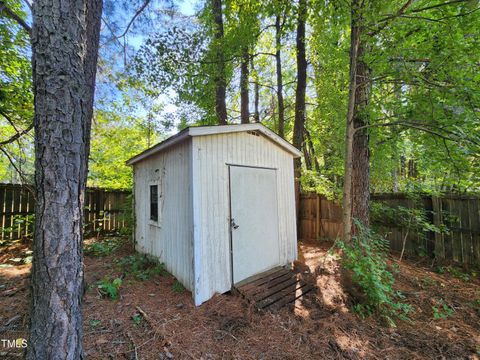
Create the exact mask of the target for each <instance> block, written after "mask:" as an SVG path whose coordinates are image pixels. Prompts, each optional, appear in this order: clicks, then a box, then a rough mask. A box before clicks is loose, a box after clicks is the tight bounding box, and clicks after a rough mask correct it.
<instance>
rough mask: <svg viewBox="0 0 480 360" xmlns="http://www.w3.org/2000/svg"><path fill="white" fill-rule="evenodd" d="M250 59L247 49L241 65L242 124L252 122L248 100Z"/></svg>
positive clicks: (243, 51) (244, 49)
mask: <svg viewBox="0 0 480 360" xmlns="http://www.w3.org/2000/svg"><path fill="white" fill-rule="evenodd" d="M249 58H250V56H249V54H248V47H245V48H243V49H242V63H241V65H240V121H241V123H242V124H248V123H249V122H250V110H249V99H248V78H249V71H248V70H249V69H248V65H249Z"/></svg>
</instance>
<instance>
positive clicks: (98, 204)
mask: <svg viewBox="0 0 480 360" xmlns="http://www.w3.org/2000/svg"><path fill="white" fill-rule="evenodd" d="M129 195H130V191H123V190H107V189H99V188H87V191H86V196H85V209H84V219H85V232H86V233H89V232H93V231H95V232H96V231H107V232H108V231H115V230H120V229H122V228H123V227H125V226H126V225H127V222H128V218H127V214H128V211H129V209H128V206H129V205H128V204H129V201H128V196H129ZM34 211H35V199H34V197H33V196H32V193H31V192H30V190H29V189H28V187H27V186H24V185H17V184H0V240H17V239H22V238H24V237H30V236H31V235H32V234H31V233H32V228H33V226H32V225H33V215H34Z"/></svg>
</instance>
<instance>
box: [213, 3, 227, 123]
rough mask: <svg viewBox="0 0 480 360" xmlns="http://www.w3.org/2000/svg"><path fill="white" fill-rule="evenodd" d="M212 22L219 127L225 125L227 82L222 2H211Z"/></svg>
mask: <svg viewBox="0 0 480 360" xmlns="http://www.w3.org/2000/svg"><path fill="white" fill-rule="evenodd" d="M212 12H213V20H214V23H215V35H214V37H215V55H216V62H217V73H216V76H215V112H216V114H217V119H218V123H219V124H220V125H226V124H227V103H226V97H227V81H226V75H225V54H224V52H223V36H224V30H223V12H222V0H212Z"/></svg>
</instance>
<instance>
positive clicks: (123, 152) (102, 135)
mask: <svg viewBox="0 0 480 360" xmlns="http://www.w3.org/2000/svg"><path fill="white" fill-rule="evenodd" d="M149 131H150V132H151V135H150V137H151V139H150V145H153V144H154V143H155V142H156V141H157V140H158V138H157V136H156V135H155V134H156V132H154V131H152V130H149V129H145V128H144V127H143V124H142V123H139V122H138V120H137V119H135V118H131V117H129V118H126V119H125V118H122V117H121V114H118V113H116V112H114V111H97V112H96V113H95V122H94V126H93V130H92V140H91V151H90V163H89V174H88V185H89V186H93V187H104V188H109V189H130V188H131V187H132V179H133V175H132V168H131V166H127V165H126V164H125V162H126V161H127V160H128V159H130V158H131V157H133V156H134V155H137V154H138V153H140V152H142V151H143V150H145V149H146V148H147V145H148V144H147V138H148V136H147V133H148V132H149Z"/></svg>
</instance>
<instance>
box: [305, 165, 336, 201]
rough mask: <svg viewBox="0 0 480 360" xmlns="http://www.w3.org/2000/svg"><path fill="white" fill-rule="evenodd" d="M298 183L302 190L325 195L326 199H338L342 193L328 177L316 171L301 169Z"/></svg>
mask: <svg viewBox="0 0 480 360" xmlns="http://www.w3.org/2000/svg"><path fill="white" fill-rule="evenodd" d="M300 185H301V188H302V190H303V191H305V192H311V193H317V194H321V195H325V196H326V197H327V198H328V199H339V198H341V195H342V193H341V191H340V189H339V188H337V187H336V186H335V184H334V183H333V182H332V181H331V180H330V179H328V178H327V177H326V176H324V175H322V174H319V173H318V172H316V171H311V170H304V171H302V175H301V177H300Z"/></svg>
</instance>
